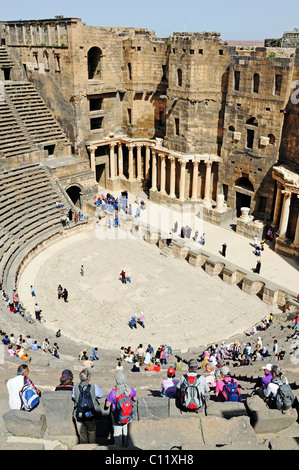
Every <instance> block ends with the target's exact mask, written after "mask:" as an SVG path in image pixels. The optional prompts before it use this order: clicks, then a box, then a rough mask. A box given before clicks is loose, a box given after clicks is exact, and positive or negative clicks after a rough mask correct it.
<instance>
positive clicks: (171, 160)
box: [168, 155, 176, 163]
mask: <svg viewBox="0 0 299 470" xmlns="http://www.w3.org/2000/svg"><path fill="white" fill-rule="evenodd" d="M168 160H169V161H170V163H174V162H175V160H176V158H175V157H173V156H172V155H168Z"/></svg>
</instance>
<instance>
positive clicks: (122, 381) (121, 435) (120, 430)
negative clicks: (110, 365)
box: [105, 370, 137, 447]
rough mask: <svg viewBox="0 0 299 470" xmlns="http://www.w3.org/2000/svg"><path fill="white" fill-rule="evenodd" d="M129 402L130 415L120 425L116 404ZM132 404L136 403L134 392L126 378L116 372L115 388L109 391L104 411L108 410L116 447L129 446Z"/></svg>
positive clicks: (122, 373) (118, 408)
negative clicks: (130, 406)
mask: <svg viewBox="0 0 299 470" xmlns="http://www.w3.org/2000/svg"><path fill="white" fill-rule="evenodd" d="M124 400H125V401H126V402H128V403H129V402H130V401H131V405H132V408H131V409H132V413H131V415H130V416H129V417H127V419H126V420H125V421H126V422H123V423H121V422H120V421H121V420H120V419H119V418H120V415H119V412H120V408H121V407H119V406H118V403H121V401H124ZM133 402H137V393H136V390H135V389H134V388H133V387H131V386H130V385H128V383H127V377H126V375H125V373H124V372H123V371H121V370H120V371H118V372H117V373H116V375H115V387H114V388H113V389H112V390H111V391H110V393H109V394H108V395H107V398H106V400H105V410H107V409H109V408H110V411H111V414H110V415H111V421H112V427H113V440H114V444H115V445H117V446H122V445H123V446H124V447H127V446H128V444H129V432H128V431H129V429H128V426H129V424H130V422H131V421H132V418H133Z"/></svg>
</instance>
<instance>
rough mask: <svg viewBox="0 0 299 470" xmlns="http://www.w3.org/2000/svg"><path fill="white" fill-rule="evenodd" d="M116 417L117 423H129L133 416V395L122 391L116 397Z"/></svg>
mask: <svg viewBox="0 0 299 470" xmlns="http://www.w3.org/2000/svg"><path fill="white" fill-rule="evenodd" d="M114 417H115V421H116V422H117V424H127V423H129V422H130V421H132V418H133V401H132V398H131V395H130V394H129V395H124V394H123V393H121V394H120V395H119V396H118V397H116V406H115V411H114Z"/></svg>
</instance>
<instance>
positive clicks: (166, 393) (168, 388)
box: [161, 367, 179, 398]
mask: <svg viewBox="0 0 299 470" xmlns="http://www.w3.org/2000/svg"><path fill="white" fill-rule="evenodd" d="M178 383H179V381H178V379H175V369H174V367H169V368H168V370H167V379H164V380H162V390H161V397H166V398H175V395H176V387H177V384H178Z"/></svg>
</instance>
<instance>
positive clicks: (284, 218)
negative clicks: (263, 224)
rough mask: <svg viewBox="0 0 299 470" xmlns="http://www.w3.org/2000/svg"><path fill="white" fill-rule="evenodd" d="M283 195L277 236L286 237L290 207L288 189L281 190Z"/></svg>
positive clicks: (290, 194)
mask: <svg viewBox="0 0 299 470" xmlns="http://www.w3.org/2000/svg"><path fill="white" fill-rule="evenodd" d="M282 194H283V196H284V198H283V205H282V211H281V217H280V226H279V237H280V238H286V234H287V228H288V223H289V215H290V207H291V196H292V193H291V192H290V191H282Z"/></svg>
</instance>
